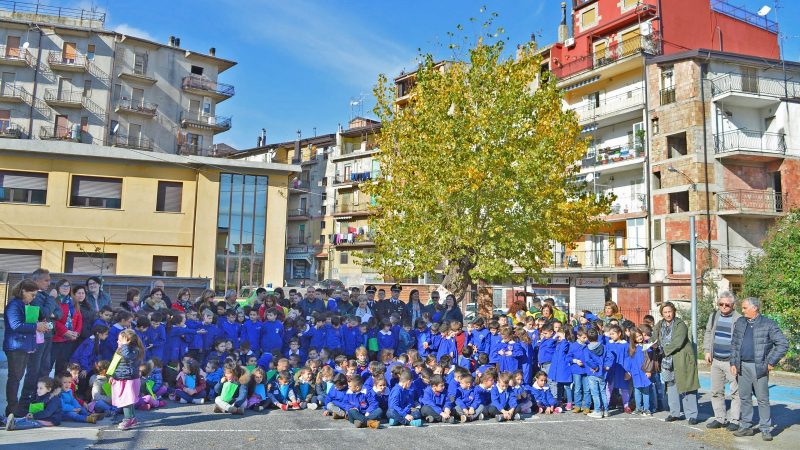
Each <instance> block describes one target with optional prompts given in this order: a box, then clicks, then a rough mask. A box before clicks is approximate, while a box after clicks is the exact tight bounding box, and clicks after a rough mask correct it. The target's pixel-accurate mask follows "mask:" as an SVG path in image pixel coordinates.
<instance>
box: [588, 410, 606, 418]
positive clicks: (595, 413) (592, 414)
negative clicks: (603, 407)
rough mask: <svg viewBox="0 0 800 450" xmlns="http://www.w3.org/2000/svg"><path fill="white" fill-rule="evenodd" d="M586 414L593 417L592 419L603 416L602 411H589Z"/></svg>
mask: <svg viewBox="0 0 800 450" xmlns="http://www.w3.org/2000/svg"><path fill="white" fill-rule="evenodd" d="M588 416H589V417H591V418H593V419H602V418H603V412H602V411H592V412H590V413H589V414H588Z"/></svg>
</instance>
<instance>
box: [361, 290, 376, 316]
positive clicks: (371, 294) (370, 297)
mask: <svg viewBox="0 0 800 450" xmlns="http://www.w3.org/2000/svg"><path fill="white" fill-rule="evenodd" d="M364 292H366V293H367V306H369V310H370V311H372V315H373V316H375V308H376V307H377V306H378V303H377V302H376V301H375V293H376V292H378V289H376V288H375V286H373V285H371V284H370V285H369V286H367V289H365V290H364ZM375 319H376V320H377V317H375Z"/></svg>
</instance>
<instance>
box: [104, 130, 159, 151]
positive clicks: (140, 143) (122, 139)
mask: <svg viewBox="0 0 800 450" xmlns="http://www.w3.org/2000/svg"><path fill="white" fill-rule="evenodd" d="M112 145H113V146H114V147H124V148H131V149H135V150H147V151H150V150H153V141H151V140H150V138H146V137H144V136H124V135H119V134H118V135H115V136H114V137H113V139H112Z"/></svg>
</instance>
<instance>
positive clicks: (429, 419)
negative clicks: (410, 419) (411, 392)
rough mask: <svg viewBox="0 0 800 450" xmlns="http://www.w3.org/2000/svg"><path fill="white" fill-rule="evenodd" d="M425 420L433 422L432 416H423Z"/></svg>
mask: <svg viewBox="0 0 800 450" xmlns="http://www.w3.org/2000/svg"><path fill="white" fill-rule="evenodd" d="M425 422H428V423H433V416H427V417H425Z"/></svg>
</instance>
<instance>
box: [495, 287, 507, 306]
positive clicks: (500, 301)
mask: <svg viewBox="0 0 800 450" xmlns="http://www.w3.org/2000/svg"><path fill="white" fill-rule="evenodd" d="M505 303H506V302H505V299H504V298H503V290H502V289H492V307H493V308H505V306H506V305H505Z"/></svg>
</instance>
